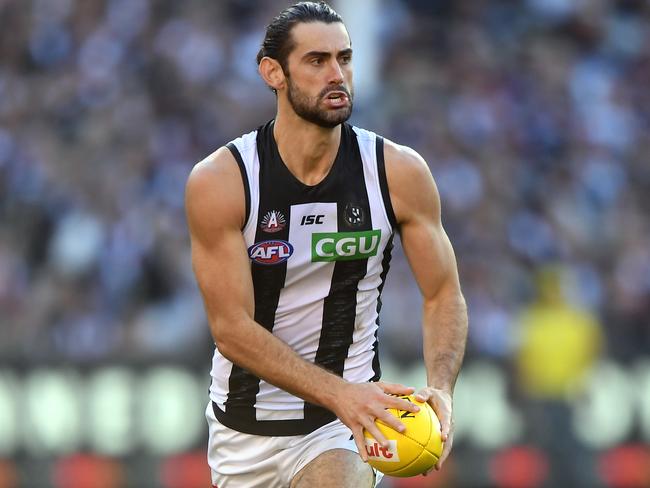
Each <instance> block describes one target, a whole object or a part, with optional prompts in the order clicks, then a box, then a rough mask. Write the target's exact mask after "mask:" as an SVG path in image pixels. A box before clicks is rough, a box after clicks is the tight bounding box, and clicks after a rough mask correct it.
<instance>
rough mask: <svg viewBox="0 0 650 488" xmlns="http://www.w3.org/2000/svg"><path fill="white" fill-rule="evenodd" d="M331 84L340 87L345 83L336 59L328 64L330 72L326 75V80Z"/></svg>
mask: <svg viewBox="0 0 650 488" xmlns="http://www.w3.org/2000/svg"><path fill="white" fill-rule="evenodd" d="M327 81H328V82H329V83H331V84H336V85H340V84H342V83H343V81H345V76H344V75H343V69H342V68H341V65H340V64H339V61H338V60H337V59H334V60H332V62H331V63H330V70H329V73H328V80H327Z"/></svg>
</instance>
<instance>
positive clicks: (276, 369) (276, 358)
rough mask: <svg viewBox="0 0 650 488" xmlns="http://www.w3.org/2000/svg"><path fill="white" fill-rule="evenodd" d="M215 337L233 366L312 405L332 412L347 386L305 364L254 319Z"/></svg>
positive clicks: (324, 371)
mask: <svg viewBox="0 0 650 488" xmlns="http://www.w3.org/2000/svg"><path fill="white" fill-rule="evenodd" d="M213 331H214V327H213ZM213 335H214V336H215V337H217V336H218V339H217V340H216V341H217V347H218V348H219V351H220V352H221V353H222V354H223V355H224V356H225V357H226V358H227V359H229V360H230V361H232V362H233V363H234V364H237V365H238V366H240V367H242V368H244V369H246V370H248V371H250V372H251V373H253V374H254V375H256V376H257V377H259V378H261V379H263V380H264V381H266V382H268V383H271V384H272V385H275V386H277V387H278V388H281V389H283V390H285V391H287V392H289V393H291V394H293V395H296V396H298V397H300V398H302V399H303V400H305V401H308V402H310V403H314V404H317V405H321V406H324V407H325V408H329V409H330V410H332V406H333V405H334V404H335V401H336V400H335V396H336V394H337V392H338V391H340V389H341V387H343V386H344V385H345V384H346V383H347V382H346V381H345V380H344V379H343V378H341V377H339V376H337V375H335V374H333V373H330V372H329V371H327V370H325V369H323V368H321V367H319V366H317V365H315V364H313V363H310V362H308V361H306V360H304V359H303V358H302V357H301V356H300V355H298V354H297V353H296V352H295V351H294V350H293V349H291V347H289V346H288V345H287V344H286V343H285V342H283V341H281V340H280V339H278V338H277V337H275V336H274V335H273V334H272V333H270V332H269V331H267V330H266V329H264V328H263V327H262V326H261V325H259V324H257V323H256V322H254V321H253V320H252V319H248V320H243V321H241V322H240V323H238V324H237V325H236V326H234V327H232V328H231V331H230V332H229V333H228V334H215V333H214V332H213Z"/></svg>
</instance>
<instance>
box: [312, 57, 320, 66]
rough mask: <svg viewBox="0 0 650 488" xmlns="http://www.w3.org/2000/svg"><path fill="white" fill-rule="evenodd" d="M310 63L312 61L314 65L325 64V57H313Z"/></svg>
mask: <svg viewBox="0 0 650 488" xmlns="http://www.w3.org/2000/svg"><path fill="white" fill-rule="evenodd" d="M310 63H311V64H312V65H313V66H320V65H321V64H323V59H322V58H312V60H311V61H310Z"/></svg>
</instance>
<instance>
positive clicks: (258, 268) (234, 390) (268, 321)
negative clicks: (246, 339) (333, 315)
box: [215, 130, 291, 430]
mask: <svg viewBox="0 0 650 488" xmlns="http://www.w3.org/2000/svg"><path fill="white" fill-rule="evenodd" d="M268 137H269V134H268V131H262V130H260V131H259V132H258V134H257V152H258V155H259V160H260V174H259V184H260V188H263V189H264V191H261V192H260V201H259V207H258V216H259V217H258V220H260V219H261V218H262V217H263V216H264V215H265V214H266V213H267V212H269V211H272V210H274V211H276V212H277V211H279V212H281V213H283V214H284V216H285V217H286V223H285V226H284V228H282V229H280V230H279V231H277V232H273V233H269V232H265V231H264V230H263V229H262V227H261V226H260V222H256V223H255V224H256V226H257V228H256V232H255V242H256V243H258V242H262V241H269V240H283V241H288V240H289V226H290V222H291V215H290V211H291V207H290V206H287V205H281V204H279V202H283V201H284V200H285V199H284V198H283V197H282V193H283V190H284V189H283V187H282V185H278V184H276V183H277V182H276V181H274V180H273V178H274V176H273V172H272V171H271V168H270V167H269V165H267V164H262V162H263V161H268V157H271V156H269V147H268V145H269V141H268ZM270 137H271V138H272V134H271V135H270ZM265 156H266V157H265ZM251 275H252V278H253V288H254V297H255V316H254V320H255V322H257V323H258V324H260V325H261V326H262V327H264V328H265V329H266V330H268V331H269V332H270V331H272V330H273V326H274V324H275V311H276V309H277V308H278V302H279V300H280V291H281V290H282V288H283V287H284V281H285V279H286V276H287V262H286V261H284V262H282V263H279V264H274V265H263V264H258V263H256V262H255V261H251ZM228 382H229V384H228V398H227V399H226V402H225V409H226V414H230V413H231V412H232V413H233V415H234V416H236V417H237V419H238V421H239V422H242V423H243V424H244V425H246V424H254V423H256V422H257V420H256V415H255V399H256V397H257V394H258V393H259V390H260V378H258V377H257V376H255V375H254V374H253V373H251V372H249V371H247V370H245V369H243V368H241V367H240V366H237V365H236V364H233V367H232V372H231V373H230V378H229V380H228ZM215 415H216V414H215ZM224 424H225V425H227V426H229V427H230V426H231V425H230V424H228V423H224ZM233 428H235V427H233ZM237 430H241V428H237Z"/></svg>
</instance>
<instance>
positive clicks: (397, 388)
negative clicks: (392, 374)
mask: <svg viewBox="0 0 650 488" xmlns="http://www.w3.org/2000/svg"><path fill="white" fill-rule="evenodd" d="M377 385H378V386H379V387H380V388H381V389H382V390H384V393H388V394H391V395H410V394H411V393H413V392H414V391H415V388H413V387H412V386H404V385H400V384H399V383H383V382H381V381H380V382H378V383H377Z"/></svg>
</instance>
